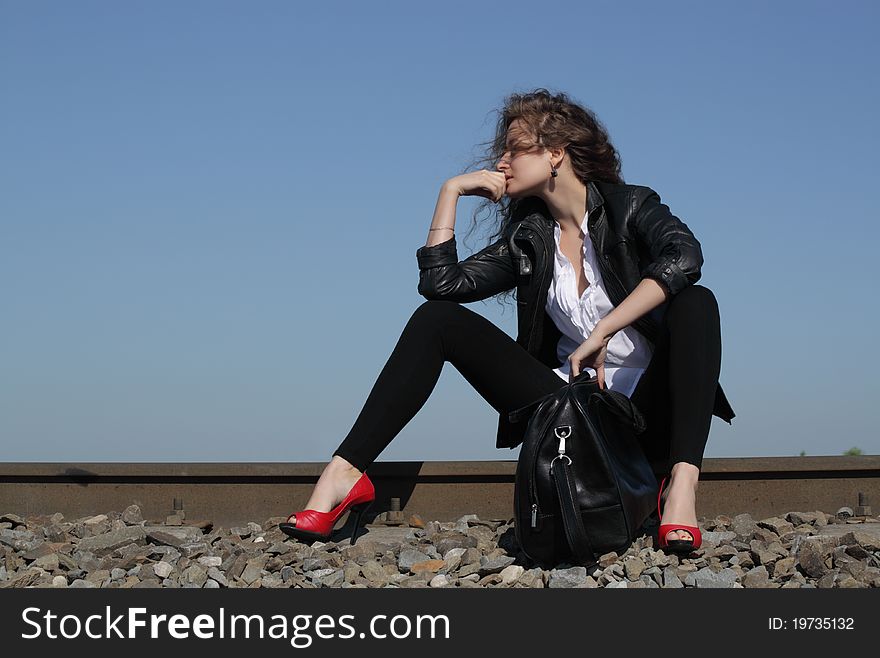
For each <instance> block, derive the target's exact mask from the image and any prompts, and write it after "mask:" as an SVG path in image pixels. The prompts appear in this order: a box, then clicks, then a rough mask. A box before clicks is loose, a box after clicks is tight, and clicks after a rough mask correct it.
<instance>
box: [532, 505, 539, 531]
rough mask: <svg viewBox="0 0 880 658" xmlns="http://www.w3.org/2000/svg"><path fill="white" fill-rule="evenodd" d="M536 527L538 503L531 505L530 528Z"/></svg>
mask: <svg viewBox="0 0 880 658" xmlns="http://www.w3.org/2000/svg"><path fill="white" fill-rule="evenodd" d="M537 525H538V503H532V527H533V528H534V527H536V526H537Z"/></svg>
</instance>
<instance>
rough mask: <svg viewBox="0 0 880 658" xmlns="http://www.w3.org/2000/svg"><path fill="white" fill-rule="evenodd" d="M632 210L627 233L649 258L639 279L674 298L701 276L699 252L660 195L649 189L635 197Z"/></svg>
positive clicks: (693, 240)
mask: <svg viewBox="0 0 880 658" xmlns="http://www.w3.org/2000/svg"><path fill="white" fill-rule="evenodd" d="M635 204H636V209H635V210H634V211H633V213H632V214H631V216H630V220H629V222H630V225H629V228H630V233H631V234H634V235H635V236H636V238H637V239H638V240H639V241H641V242H642V244H643V245H644V246H645V247H646V249H647V251H648V253H649V254H650V256H651V261H650V263H648V264H647V265H645V266H643V268H642V272H641V276H642V278H646V277H647V278H651V279H656V280H658V281H660V282H661V283H663V284H665V286H666V288H668V290H669V294H670V295H676V294H678V293H679V292H681V290H682V289H684V288H686V287H687V286H689V285H691V284H693V283H696V282H697V281H699V280H700V276H702V273H701V270H700V268H701V267H702V266H703V251H702V249H701V248H700V243H699V241H698V240H697V238H695V237H694V234H693V233H692V232H691V230H690V229H689V228H688V226H687V224H685V223H684V222H682V221H681V220H680V219H679V218H678V217H676V216H675V215H673V214H672V212H670V210H669V206H667V205H666V204H665V203H662V202H661V201H660V195H659V194H657V193H656V192H655V191H654V190H652V189H651V188H649V187H644V188H642V189H641V190H640V191H639V193H637V195H636V198H635Z"/></svg>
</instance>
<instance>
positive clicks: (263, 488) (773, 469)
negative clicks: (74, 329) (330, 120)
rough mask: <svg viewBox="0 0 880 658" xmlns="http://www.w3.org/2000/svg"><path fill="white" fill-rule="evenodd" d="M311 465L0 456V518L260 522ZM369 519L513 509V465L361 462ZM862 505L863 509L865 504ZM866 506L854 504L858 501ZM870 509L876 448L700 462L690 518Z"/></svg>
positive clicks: (282, 509) (287, 504) (303, 482)
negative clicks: (131, 510) (111, 514)
mask: <svg viewBox="0 0 880 658" xmlns="http://www.w3.org/2000/svg"><path fill="white" fill-rule="evenodd" d="M323 467H324V464H323V463H283V462H254V463H233V462H229V463H227V462H208V463H194V462H187V463H169V462H150V463H147V462H133V463H122V462H88V463H85V462H84V463H49V462H7V463H0V514H3V513H8V512H11V513H15V514H18V515H20V516H27V515H42V514H45V515H51V514H54V513H56V512H61V513H62V514H63V515H64V516H65V518H67V519H74V518H79V517H83V516H89V515H93V514H99V513H103V512H107V511H110V510H118V511H122V510H124V509H125V508H126V507H128V506H129V505H132V504H136V505H139V506H140V508H141V510H142V512H143V515H144V517H145V518H148V519H155V520H165V518H166V516H168V515H170V514H172V513H173V512H175V511H180V510H183V512H184V514H183V515H182V516H184V517H185V519H186V520H187V522H190V521H191V520H197V519H201V520H210V521H211V522H212V523H214V524H217V525H223V526H233V525H242V524H246V523H247V522H248V521H256V522H258V523H262V522H263V521H264V520H265V519H268V518H270V517H273V516H287V515H288V514H290V513H291V512H294V511H296V510H297V509H302V508H303V507H304V506H305V503H306V501H307V499H308V497H309V495H310V493H311V490H312V488H313V486H314V483H315V482H316V481H317V479H318V476H319V475H320V473H321V470H322V469H323ZM368 472H369V474H370V478H371V479H372V480H373V482H374V483H375V485H376V493H377V500H376V503H375V504H374V506H373V508H372V509H371V522H372V523H374V524H378V523H388V524H392V525H393V524H395V523H397V522H399V521H403V522H405V521H406V520H407V519H408V518H409V515H410V514H418V515H420V516H421V517H422V518H423V519H424V520H426V521H427V520H438V521H451V520H455V519H457V518H459V517H460V516H462V515H464V514H477V515H478V516H480V517H481V518H486V519H493V518H494V519H509V518H511V517H512V516H513V488H514V477H515V472H516V461H515V460H506V461H457V462H450V461H442V462H441V461H435V462H417V461H411V462H382V461H377V462H376V463H374V464H373V465H372V466H371V467H370V468H369V471H368ZM872 503H873V505H874V507H873V508H871V507H870V506H871V504H872ZM860 504H861V505H863V506H867V509H865V508H863V509H859V507H858V506H859V505H860ZM842 507H849V508H851V509H852V510H853V513H854V514H856V515H858V514H860V513H866V515H867V516H874V517H877V516H878V515H880V455H861V456H839V457H736V458H706V459H704V460H703V469H702V471H701V476H700V485H699V491H698V495H697V516H698V517H700V518H702V517H714V516H716V515H719V514H727V515H729V516H734V515H736V514H740V513H744V512H747V513H749V514H751V515H752V516H753V517H755V518H767V517H770V516H780V515H783V514H785V513H786V512H789V511H816V510H821V511H824V512H829V513H832V514H833V513H836V512H837V511H838V510H839V509H841V508H842Z"/></svg>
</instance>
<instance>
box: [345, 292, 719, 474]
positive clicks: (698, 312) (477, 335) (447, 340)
mask: <svg viewBox="0 0 880 658" xmlns="http://www.w3.org/2000/svg"><path fill="white" fill-rule="evenodd" d="M447 361H448V362H449V363H451V364H453V365H454V366H455V368H456V369H457V370H458V371H459V372H460V373H461V375H462V376H463V377H464V378H465V379H466V380H467V381H468V383H470V385H471V386H473V387H474V389H476V391H477V392H478V393H479V394H480V395H481V396H482V397H483V399H485V400H486V402H488V403H489V404H490V405H491V406H492V408H494V409H495V410H496V411H498V412H500V413H501V412H508V411H511V410H513V409H516V408H517V407H521V406H524V405H526V404H528V403H530V402H532V401H534V400H536V399H537V398H539V397H541V396H543V395H546V394H547V393H551V392H553V391H555V390H557V389H558V388H560V387H561V386H564V385H565V384H566V382H565V381H563V379H562V378H561V377H559V375H557V374H556V373H555V372H553V370H552V369H551V368H549V367H548V366H547V365H545V364H544V363H542V362H540V361H539V360H538V359H536V358H535V357H534V356H532V355H531V354H529V353H528V352H527V351H526V350H525V349H524V348H523V347H522V346H521V345H519V343H517V342H516V341H515V340H514V339H513V338H511V337H510V336H508V335H507V334H506V333H505V332H504V331H502V330H501V329H500V328H498V327H497V326H495V325H494V324H493V323H492V322H490V321H489V320H487V319H486V318H485V317H483V316H482V315H480V314H478V313H475V312H474V311H472V310H470V309H469V308H467V307H465V306H462V305H461V304H458V303H456V302H450V301H439V300H432V301H426V302H424V303H423V304H421V305H420V306H419V307H418V308H416V310H415V311H414V312H413V314H412V316H411V317H410V319H409V321H408V322H407V323H406V326H405V327H404V329H403V332H402V333H401V335H400V338H399V339H398V341H397V344H396V346H395V347H394V350H393V351H392V352H391V355H390V356H389V358H388V361H387V362H386V363H385V366H384V367H383V368H382V371H381V372H380V373H379V377H378V378H377V379H376V382H375V384H374V385H373V388H372V390H371V392H370V394H369V396H368V397H367V400H366V402H365V403H364V406H363V409H362V410H361V412H360V415H359V416H358V417H357V419H356V421H355V423H354V425H353V426H352V428H351V430H350V431H349V433H348V435H347V436H346V437H345V439H344V440H343V441H342V443H341V444H340V445H339V447H338V448H337V449H336V451H335V452H334V453H333V454H334V455H339V456H340V457H343V458H344V459H346V460H347V461H348V462H350V463H351V464H352V465H353V466H355V467H356V468H358V469H359V470H361V471H364V470H366V468H367V466H369V465H370V464H371V463H372V462H373V461H374V460H375V459H376V457H378V455H379V453H381V452H382V450H383V449H384V448H385V447H386V446H387V445H388V444H389V443H390V442H391V440H392V439H393V438H394V437H395V436H397V434H398V433H399V432H400V430H401V429H403V427H404V426H405V425H406V424H407V423H408V422H409V421H410V420H411V419H412V418H413V417H414V416H415V415H416V413H417V412H418V411H419V409H421V408H422V406H423V405H424V404H425V402H426V401H427V400H428V397H429V396H430V395H431V392H432V391H433V390H434V386H435V385H436V383H437V380H438V379H439V377H440V372H441V370H442V369H443V364H444V363H445V362H447ZM720 372H721V321H720V316H719V312H718V304H717V301H716V299H715V295H714V294H713V293H712V291H711V290H709V289H708V288H706V287H704V286H701V285H697V284H694V285H690V286H688V287H686V288H684V289H683V290H682V291H680V292H679V293H678V294H677V295H674V296H673V297H672V298H671V300H670V302H669V305H668V306H667V310H666V313H665V315H664V318H663V322H662V327H661V331H660V336H659V338H658V340H657V343H656V345H655V346H654V351H653V353H652V355H651V361H650V363H649V365H648V368H647V369H646V370H645V372H644V373H643V374H642V376H641V378H640V379H639V382H638V384H637V385H636V389H635V391H634V392H633V394H632V397H631V399H632V401H633V403H634V404H635V405H636V407H637V408H638V409H639V410H640V411H641V412H642V414H643V415H644V416H645V421H646V425H647V429H646V430H645V432H643V433H642V434H640V435H639V440H640V442H641V445H642V448H643V449H644V451H645V454H646V456H647V457H648V460H649V461H650V462H651V464H652V467H653V468H654V471H655V473H657V474H664V473H668V472H669V469H671V467H672V465H673V464H675V463H677V462H688V463H690V464H693V465H695V466H697V467H700V466H701V465H702V459H703V452H704V450H705V446H706V440H707V439H708V436H709V426H710V423H711V420H712V409H713V406H714V400H715V389H716V387H717V384H718V377H719V375H720ZM454 423H455V415H454V414H450V424H451V425H454Z"/></svg>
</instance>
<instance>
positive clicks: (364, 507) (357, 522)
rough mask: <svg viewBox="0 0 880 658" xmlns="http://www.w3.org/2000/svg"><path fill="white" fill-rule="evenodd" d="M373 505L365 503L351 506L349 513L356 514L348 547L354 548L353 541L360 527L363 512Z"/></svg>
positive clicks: (370, 502) (371, 502)
mask: <svg viewBox="0 0 880 658" xmlns="http://www.w3.org/2000/svg"><path fill="white" fill-rule="evenodd" d="M372 504H373V501H369V502H367V503H361V504H360V505H352V506H351V511H352V512H354V513H355V514H356V516H355V517H354V528H353V529H352V531H351V542H350V544H349V545H350V546H354V542H355V539H357V533H358V528H359V527H360V525H361V517H363V515H364V512H366V511H367V510H368V509H370V506H371V505H372Z"/></svg>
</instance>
